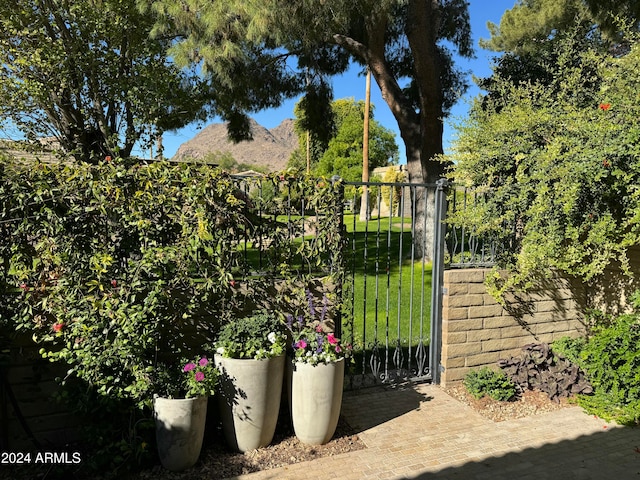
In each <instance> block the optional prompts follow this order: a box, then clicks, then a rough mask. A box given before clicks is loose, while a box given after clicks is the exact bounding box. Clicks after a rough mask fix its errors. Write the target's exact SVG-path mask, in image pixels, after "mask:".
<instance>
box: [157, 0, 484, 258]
mask: <svg viewBox="0 0 640 480" xmlns="http://www.w3.org/2000/svg"><path fill="white" fill-rule="evenodd" d="M152 6H153V8H154V10H155V11H156V12H157V13H158V14H159V15H160V18H161V21H160V22H159V24H158V27H157V29H156V33H157V34H160V33H166V32H174V33H176V34H177V35H178V36H179V37H180V38H181V41H180V42H178V43H177V45H176V46H175V48H174V49H173V54H174V56H175V58H176V59H177V61H178V62H183V63H181V64H188V63H191V62H197V63H198V64H200V65H202V69H203V71H204V72H205V73H207V74H208V75H209V76H210V78H213V79H215V80H216V82H218V83H220V84H222V85H223V86H224V88H232V89H235V91H236V92H238V93H241V94H242V95H236V96H235V97H234V99H233V101H231V102H230V103H229V104H227V105H225V106H224V107H225V108H226V110H227V111H228V112H229V113H228V114H226V119H228V120H235V124H236V125H238V126H239V127H242V126H243V122H242V118H244V117H243V116H242V113H243V112H246V111H247V110H250V109H251V108H257V107H259V106H268V105H271V104H273V103H274V102H275V103H278V102H279V101H280V100H281V99H282V98H283V97H284V96H291V95H297V94H299V93H300V92H306V93H307V97H309V96H313V95H315V96H316V97H317V98H318V99H319V100H325V102H324V103H325V104H326V100H327V95H318V94H317V92H319V91H320V92H321V91H326V92H330V88H329V86H328V79H329V77H330V76H332V75H335V74H338V73H341V72H344V71H345V70H346V69H347V68H348V67H349V61H355V62H357V63H358V64H360V65H363V66H367V67H368V68H369V69H370V70H371V73H372V75H373V77H374V78H375V80H376V82H377V84H378V86H379V87H380V90H381V92H382V96H383V98H384V99H385V101H386V103H387V104H388V106H389V108H390V109H391V111H392V113H393V115H394V117H395V119H396V121H397V123H398V127H399V130H400V135H401V137H402V139H403V141H404V144H405V149H406V156H407V163H408V168H409V170H410V173H411V178H412V180H413V181H421V180H422V181H426V182H434V181H435V180H437V179H438V178H439V177H440V176H441V175H442V173H443V171H444V168H445V167H444V165H443V164H442V163H441V162H439V161H438V160H435V158H436V157H437V156H438V155H440V154H442V152H443V148H442V130H443V118H444V116H445V115H446V113H447V112H448V110H449V108H450V107H451V106H452V105H453V103H454V102H455V100H456V99H457V98H458V96H459V94H460V93H462V92H463V91H464V89H465V88H466V84H465V82H464V81H463V78H462V75H461V73H460V72H458V71H457V70H455V68H454V66H453V61H452V55H453V53H452V49H453V50H455V51H457V53H458V54H460V55H462V56H465V57H470V56H472V55H473V52H472V45H471V38H470V26H469V16H468V10H467V2H466V1H465V0H428V1H426V0H406V1H397V0H376V1H373V0H355V1H354V0H349V1H347V0H321V1H299V0H296V1H293V0H263V1H260V2H246V1H242V0H224V1H216V2H210V1H208V0H189V1H188V2H181V3H178V2H174V1H173V0H157V1H153V2H152ZM290 59H295V60H290ZM309 78H311V81H309V82H307V81H306V80H307V79H309ZM314 104H316V105H317V102H314ZM312 111H313V109H310V110H309V112H310V113H311V112H312ZM310 117H311V115H310ZM318 117H319V118H320V119H321V120H322V117H321V115H317V116H316V118H318ZM321 123H322V122H318V123H316V125H317V124H321ZM313 125H314V124H312V125H311V126H313ZM422 213H423V214H424V212H422ZM431 223H432V222H429V223H428V224H429V225H431ZM418 224H422V222H418ZM417 243H418V244H422V243H421V242H417ZM429 243H430V242H427V244H429ZM420 254H421V252H420Z"/></svg>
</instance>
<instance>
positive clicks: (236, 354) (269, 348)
mask: <svg viewBox="0 0 640 480" xmlns="http://www.w3.org/2000/svg"><path fill="white" fill-rule="evenodd" d="M286 341H287V336H286V334H285V331H284V323H282V321H281V320H279V319H278V318H277V317H276V316H275V315H273V314H271V313H268V312H259V313H256V314H254V315H251V316H248V317H243V318H239V319H237V320H232V321H230V322H229V323H227V324H225V325H224V326H223V327H222V329H221V330H220V334H219V335H218V339H217V340H216V351H217V353H218V354H219V355H222V356H223V357H227V358H249V359H261V358H271V357H277V356H278V355H282V354H283V353H284V351H285V348H286Z"/></svg>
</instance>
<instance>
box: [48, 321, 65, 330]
mask: <svg viewBox="0 0 640 480" xmlns="http://www.w3.org/2000/svg"><path fill="white" fill-rule="evenodd" d="M51 328H52V329H53V331H54V332H56V333H59V332H60V331H62V329H63V328H64V323H62V322H60V323H54V324H53V326H52V327H51Z"/></svg>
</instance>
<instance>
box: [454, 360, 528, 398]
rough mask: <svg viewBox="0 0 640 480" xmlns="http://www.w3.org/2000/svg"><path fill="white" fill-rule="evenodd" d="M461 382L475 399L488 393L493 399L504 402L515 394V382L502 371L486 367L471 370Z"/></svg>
mask: <svg viewBox="0 0 640 480" xmlns="http://www.w3.org/2000/svg"><path fill="white" fill-rule="evenodd" d="M463 384H464V386H465V387H466V389H467V390H468V391H469V393H470V394H471V395H472V396H473V397H474V398H477V399H480V398H482V397H484V396H485V395H488V396H489V397H491V398H493V399H494V400H498V401H503V402H506V401H508V400H511V399H512V398H513V397H514V396H515V395H516V386H515V384H514V383H513V382H512V381H511V380H509V378H507V376H506V375H505V374H504V373H502V372H496V371H495V370H491V369H490V368H488V367H483V368H481V369H479V370H475V369H474V370H471V371H470V372H469V373H467V375H466V376H465V377H464V380H463Z"/></svg>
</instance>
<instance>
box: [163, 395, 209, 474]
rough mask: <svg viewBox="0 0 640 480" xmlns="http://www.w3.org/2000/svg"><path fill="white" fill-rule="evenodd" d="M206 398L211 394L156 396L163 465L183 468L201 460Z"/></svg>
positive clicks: (169, 468) (176, 469)
mask: <svg viewBox="0 0 640 480" xmlns="http://www.w3.org/2000/svg"><path fill="white" fill-rule="evenodd" d="M207 400H208V397H196V398H183V399H175V398H162V397H157V398H155V399H154V402H153V411H154V414H153V415H154V419H155V423H156V441H157V444H158V454H159V455H160V462H161V463H162V466H163V467H164V468H166V469H168V470H173V471H180V470H184V469H187V468H189V467H192V466H193V465H195V463H196V462H197V461H198V457H199V456H200V450H201V449H202V439H203V438H204V427H205V422H206V419H207Z"/></svg>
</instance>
